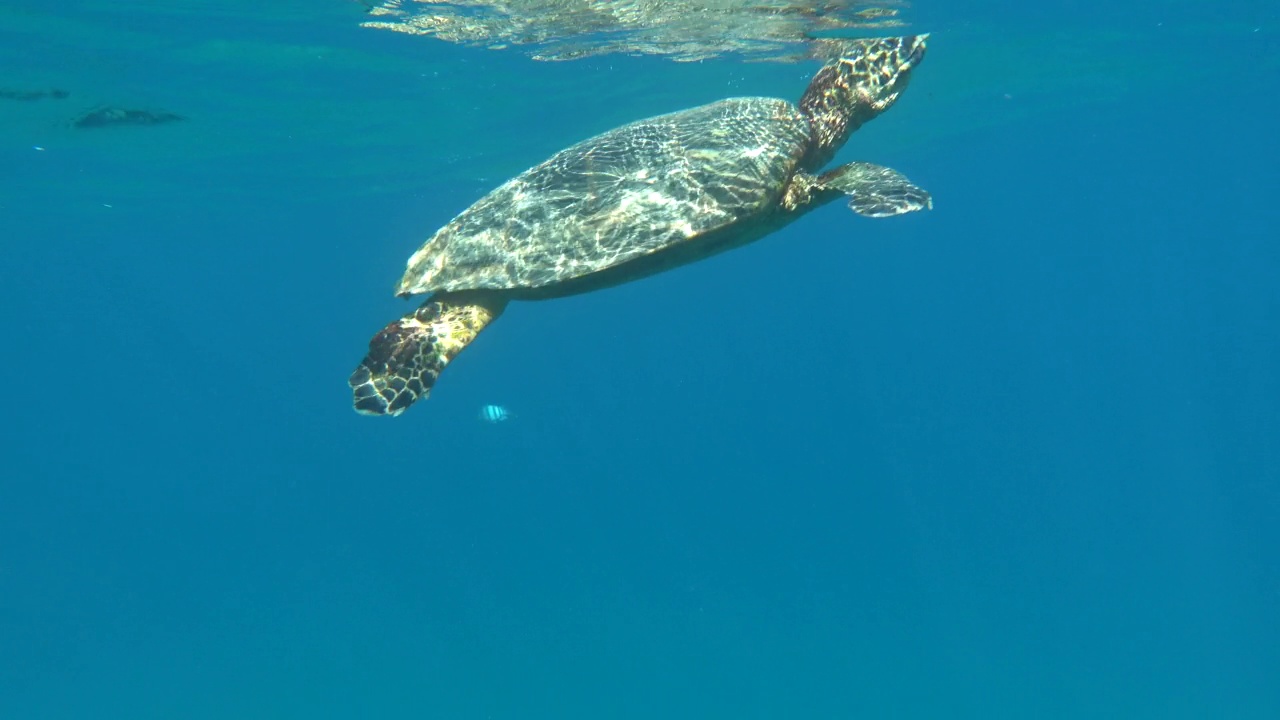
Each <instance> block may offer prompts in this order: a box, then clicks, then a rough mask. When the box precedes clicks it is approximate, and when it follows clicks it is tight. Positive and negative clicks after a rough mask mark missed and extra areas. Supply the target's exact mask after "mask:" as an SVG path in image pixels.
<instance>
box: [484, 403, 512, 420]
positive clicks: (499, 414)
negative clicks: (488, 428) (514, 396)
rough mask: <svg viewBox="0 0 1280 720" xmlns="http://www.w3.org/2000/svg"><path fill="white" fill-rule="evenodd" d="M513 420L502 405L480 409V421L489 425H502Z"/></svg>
mask: <svg viewBox="0 0 1280 720" xmlns="http://www.w3.org/2000/svg"><path fill="white" fill-rule="evenodd" d="M510 418H511V413H509V412H507V409H506V408H504V407H502V406H501V405H485V406H484V407H482V408H480V419H481V420H484V421H485V422H487V423H494V424H497V423H500V422H503V421H505V420H509V419H510Z"/></svg>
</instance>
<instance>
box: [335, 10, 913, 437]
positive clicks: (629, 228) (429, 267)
mask: <svg viewBox="0 0 1280 720" xmlns="http://www.w3.org/2000/svg"><path fill="white" fill-rule="evenodd" d="M926 37H927V35H919V36H913V37H901V38H879V39H869V40H857V41H851V42H850V43H849V50H848V52H846V53H844V55H843V57H842V58H841V59H838V60H835V61H833V62H830V63H828V64H827V65H825V66H824V67H823V68H822V69H821V70H819V71H818V73H817V75H815V76H814V78H813V80H812V81H811V82H810V84H809V87H808V89H807V90H806V91H805V93H804V95H803V97H801V99H800V102H799V104H798V105H795V104H792V103H790V102H788V101H786V100H779V99H776V98H761V97H746V98H730V99H727V100H721V101H719V102H714V103H711V104H709V105H703V106H701V107H695V108H692V109H689V110H684V111H681V112H676V113H671V114H668V115H660V116H657V117H653V118H649V119H647V120H640V121H638V122H634V123H631V124H629V125H624V126H622V127H619V128H616V129H614V130H610V131H608V132H606V133H604V134H602V135H599V136H597V137H594V138H591V139H590V140H586V141H583V142H581V143H578V144H577V145H574V146H572V147H570V148H567V149H565V150H562V151H560V152H558V153H556V154H555V155H553V156H551V158H550V159H548V160H547V161H546V162H543V163H542V164H540V165H537V166H535V167H533V168H531V169H529V170H526V171H525V172H523V173H521V174H520V175H518V176H516V177H515V178H513V179H511V180H509V181H507V182H506V183H504V184H503V185H501V186H500V187H498V188H497V189H496V190H494V191H492V192H490V193H489V194H488V195H486V196H484V197H482V198H481V199H480V200H479V201H477V202H476V203H475V204H474V205H472V206H471V207H469V208H467V209H466V210H464V211H463V212H462V213H461V214H460V215H458V216H457V217H455V218H454V219H453V220H452V221H450V222H449V224H447V225H445V226H444V227H443V228H441V229H440V230H439V231H437V232H436V234H435V235H433V236H432V237H431V239H430V240H428V241H427V242H426V243H425V244H423V246H422V247H421V248H420V249H419V250H418V251H417V252H415V253H414V254H413V256H412V257H410V258H409V266H408V269H407V270H406V271H405V273H404V277H402V278H401V280H400V284H399V285H398V286H397V287H396V294H397V295H398V296H400V297H408V296H410V295H417V294H420V293H431V296H430V297H428V298H427V301H426V302H425V303H423V304H422V306H421V307H419V308H418V309H416V310H414V311H413V312H410V313H409V314H407V315H405V316H404V317H402V318H400V319H399V320H396V321H395V322H393V323H391V324H390V325H387V326H386V327H385V328H383V329H382V331H381V332H379V333H378V334H377V335H375V336H374V337H373V339H372V340H371V341H370V342H369V353H368V355H367V356H366V357H365V358H364V360H363V361H362V362H361V363H360V366H359V367H357V368H356V370H355V372H354V373H352V375H351V377H350V379H349V380H348V384H349V385H350V386H351V389H352V393H353V395H354V400H353V401H354V404H355V409H356V410H357V411H359V412H361V413H365V414H370V415H399V414H400V413H401V412H404V410H405V409H406V408H408V407H409V406H410V405H412V404H413V403H414V402H415V401H417V400H420V399H422V398H424V397H426V396H427V393H429V392H430V391H431V388H432V386H433V385H434V384H435V382H436V379H437V378H438V377H439V375H440V372H441V370H443V369H444V366H445V365H446V364H447V363H448V362H449V361H450V360H452V359H453V358H454V356H456V355H457V354H458V352H460V351H461V350H462V349H463V348H464V347H466V346H467V344H468V343H470V342H471V341H472V340H474V339H475V337H476V335H477V334H478V333H479V332H480V331H481V330H483V329H484V328H485V327H486V326H487V325H488V324H489V323H491V322H493V320H494V319H495V318H497V317H498V316H499V315H500V314H502V311H503V310H504V309H505V308H506V306H507V303H508V302H510V301H511V300H538V299H546V298H555V297H563V296H566V295H572V294H576V293H582V292H588V291H591V290H597V289H600V288H605V287H610V286H613V285H618V284H620V283H624V282H627V281H630V280H635V279H638V278H642V277H645V276H647V275H652V274H654V273H657V272H661V271H663V270H667V269H670V268H673V267H677V266H680V265H684V264H686V263H690V262H693V261H695V260H700V259H702V258H705V257H709V256H711V255H714V254H716V253H720V252H723V251H725V250H729V249H732V248H735V247H739V246H741V245H744V244H746V243H748V242H751V241H753V240H757V239H759V238H761V237H763V236H765V235H767V234H769V233H771V232H773V231H774V230H777V229H778V228H780V227H782V226H783V225H786V224H787V223H790V222H791V221H793V220H795V219H796V218H798V217H800V216H801V215H803V214H804V213H806V212H808V211H809V210H812V209H814V208H816V207H818V206H820V205H822V204H824V203H826V202H829V201H831V200H833V199H835V198H837V197H841V196H847V197H848V198H849V207H850V208H851V209H853V211H854V212H856V213H858V214H861V215H866V216H870V217H885V216H889V215H898V214H901V213H907V212H911V211H914V210H920V209H923V208H927V207H931V206H932V201H931V200H930V197H929V194H928V193H927V192H925V191H924V190H922V189H920V188H918V187H916V186H915V185H912V184H911V183H910V182H909V181H908V180H907V179H906V178H905V177H903V176H902V175H901V174H899V173H898V172H896V171H894V170H890V169H889V168H886V167H881V166H879V165H872V164H870V163H862V162H855V163H849V164H847V165H841V166H839V167H837V168H835V169H833V170H829V171H827V172H825V173H822V174H814V173H816V172H817V171H818V170H819V169H821V168H822V166H824V165H826V164H827V163H828V162H829V161H830V160H831V159H832V157H833V156H834V155H835V153H836V151H837V150H839V149H840V147H841V146H842V145H844V143H845V141H846V140H847V139H848V138H849V135H850V133H852V132H853V131H854V130H856V129H857V128H858V127H859V126H861V125H862V124H863V123H865V122H867V121H868V120H870V119H871V118H873V117H875V116H877V115H879V114H880V113H882V112H884V111H885V110H886V109H888V108H889V106H891V105H892V104H893V103H894V101H895V100H897V98H898V95H899V94H900V93H901V92H902V90H903V89H904V88H905V87H906V84H907V80H908V77H909V76H910V74H911V71H912V70H913V69H914V68H915V66H916V65H917V64H919V63H920V60H921V59H922V58H923V57H924V51H925V38H926Z"/></svg>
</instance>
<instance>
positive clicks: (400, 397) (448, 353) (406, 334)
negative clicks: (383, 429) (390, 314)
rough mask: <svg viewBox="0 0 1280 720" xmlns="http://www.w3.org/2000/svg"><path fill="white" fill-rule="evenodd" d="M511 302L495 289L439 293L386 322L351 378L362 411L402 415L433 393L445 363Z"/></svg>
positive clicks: (353, 397)
mask: <svg viewBox="0 0 1280 720" xmlns="http://www.w3.org/2000/svg"><path fill="white" fill-rule="evenodd" d="M506 306H507V298H505V297H502V296H500V295H498V294H496V293H491V292H468V293H436V294H435V295H432V296H431V297H430V298H428V299H427V301H426V302H425V303H423V304H422V306H421V307H419V308H418V309H417V310H414V311H413V312H411V313H409V314H407V315H405V316H404V317H402V318H400V319H399V320H396V321H395V322H393V323H391V324H390V325H387V326H386V327H384V328H383V329H382V330H381V331H380V332H379V333H378V334H377V335H374V336H373V339H372V340H370V341H369V354H368V355H365V358H364V360H362V361H360V366H359V367H357V368H356V370H355V372H353V373H351V377H350V378H349V379H348V380H347V384H348V385H350V386H351V393H352V402H353V404H354V405H355V409H356V412H358V413H362V414H364V415H399V414H400V413H402V412H404V411H405V410H406V409H407V408H408V407H409V406H410V405H412V404H414V403H415V402H417V401H418V400H421V399H423V398H425V397H427V395H428V394H429V393H430V392H431V388H432V387H433V386H434V385H435V384H436V378H438V377H440V373H441V371H443V370H444V366H445V365H447V364H449V361H450V360H452V359H453V358H454V356H455V355H457V354H458V353H459V352H462V349H463V348H465V347H466V346H467V345H468V344H469V343H470V342H471V341H472V340H474V339H475V338H476V336H477V335H479V334H480V331H481V330H483V329H484V328H485V327H486V326H487V325H488V324H489V323H491V322H493V321H494V319H496V318H497V317H498V316H499V315H501V314H502V311H503V310H504V309H506Z"/></svg>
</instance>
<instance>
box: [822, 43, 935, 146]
mask: <svg viewBox="0 0 1280 720" xmlns="http://www.w3.org/2000/svg"><path fill="white" fill-rule="evenodd" d="M928 37H929V36H928V35H909V36H906V37H897V38H873V39H865V40H838V41H834V42H835V43H836V44H834V45H833V46H832V47H833V49H834V50H835V51H836V53H835V54H836V59H835V60H832V61H830V62H828V63H827V64H826V65H824V66H823V67H822V69H821V70H819V71H818V74H817V75H814V76H813V80H812V81H810V83H809V87H808V89H806V90H805V92H804V96H803V97H802V98H800V110H801V111H802V112H803V113H804V114H805V115H806V116H807V117H808V118H809V125H810V127H811V128H812V131H811V136H812V139H811V141H810V146H809V153H808V156H807V157H806V161H805V165H806V167H807V168H808V169H810V170H816V169H818V168H820V167H822V166H823V165H826V164H827V163H828V162H830V161H831V158H832V157H834V156H835V154H836V151H838V150H839V149H840V147H841V146H843V145H844V143H845V141H846V140H848V139H849V135H851V134H853V131H854V130H857V129H858V128H859V127H861V126H862V124H863V123H865V122H867V121H868V120H870V119H872V118H874V117H875V116H877V115H879V114H880V113H882V112H884V111H885V110H888V109H889V108H890V107H891V106H892V105H893V103H894V102H895V101H897V99H898V96H899V95H901V94H902V91H903V90H905V89H906V87H907V81H908V80H909V79H910V77H911V71H912V70H914V69H915V67H916V66H917V65H919V64H920V61H921V60H923V59H924V49H925V40H926V39H928Z"/></svg>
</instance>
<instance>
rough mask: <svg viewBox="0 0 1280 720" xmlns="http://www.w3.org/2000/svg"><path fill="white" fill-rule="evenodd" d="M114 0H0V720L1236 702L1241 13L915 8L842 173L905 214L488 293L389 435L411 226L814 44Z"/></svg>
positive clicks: (1251, 183)
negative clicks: (902, 183)
mask: <svg viewBox="0 0 1280 720" xmlns="http://www.w3.org/2000/svg"><path fill="white" fill-rule="evenodd" d="M157 5H158V4H156V3H143V2H117V3H111V4H109V5H107V4H103V3H90V2H76V1H74V0H73V1H69V2H62V3H58V4H57V5H56V7H53V6H50V5H49V4H48V3H36V2H31V1H29V0H19V1H18V2H9V3H7V4H6V5H5V6H4V7H3V8H0V68H3V70H4V72H3V74H2V75H0V77H2V78H3V79H2V80H0V89H7V90H13V91H31V92H35V91H48V90H51V89H57V90H61V91H64V92H65V93H66V96H65V97H52V96H50V97H43V98H39V99H27V100H20V99H12V98H11V99H3V98H0V238H3V248H4V260H3V263H0V327H2V328H3V329H4V335H5V338H6V343H5V351H4V352H3V353H2V354H0V362H2V363H3V365H2V366H0V369H2V370H3V371H4V377H6V378H7V379H8V385H7V400H8V402H7V407H8V411H7V412H6V414H5V417H6V422H5V432H4V433H3V438H4V440H3V452H4V457H5V465H6V469H5V471H4V473H3V478H2V479H0V718H15V719H23V720H25V719H27V718H31V719H36V718H129V719H141V718H295V717H296V718H360V717H380V718H401V717H403V718H410V717H413V718H422V717H428V718H490V717H492V718H655V717H666V718H735V719H736V718H808V717H813V718H819V717H820V718H851V717H895V718H899V717H901V718H908V717H910V718H917V717H918V718H937V717H946V718H1030V717H1035V718H1081V717H1114V718H1275V717H1280V531H1277V529H1276V528H1277V527H1278V525H1277V520H1280V362H1278V360H1280V290H1278V289H1277V287H1278V286H1277V282H1276V278H1277V277H1278V276H1280V242H1277V237H1280V233H1278V232H1277V227H1280V206H1278V205H1277V203H1276V201H1275V194H1276V192H1275V191H1276V186H1277V183H1276V166H1277V160H1278V159H1280V146H1278V145H1277V142H1276V139H1275V130H1274V127H1275V118H1276V117H1280V106H1277V103H1276V100H1275V98H1276V97H1277V96H1278V95H1277V91H1280V82H1278V81H1277V77H1278V74H1277V70H1280V37H1278V35H1277V31H1278V30H1280V11H1278V10H1277V9H1276V7H1275V5H1274V3H1264V2H1261V1H1260V0H1259V1H1258V2H1236V3H1230V2H1229V3H1218V4H1213V5H1204V4H1202V3H1189V2H1180V3H1164V4H1163V5H1162V7H1161V8H1160V9H1159V10H1158V11H1154V10H1150V9H1148V8H1149V6H1148V5H1146V4H1141V3H1136V2H1135V3H1128V4H1118V5H1112V6H1105V7H1104V6H1100V5H1096V6H1095V5H1084V4H1080V3H1075V4H1070V5H1061V6H1058V7H1055V8H1052V9H1049V10H1046V9H1043V8H1039V9H1031V8H1029V7H1027V6H1025V4H1013V3H1002V2H988V3H978V4H971V5H969V6H968V7H967V8H965V9H964V13H963V14H962V13H961V12H960V11H957V10H955V9H953V8H950V7H944V6H942V4H941V3H933V4H928V3H923V2H922V3H917V4H915V5H914V6H912V7H911V8H910V9H909V12H908V14H907V17H908V19H909V20H910V23H911V25H910V28H909V29H910V30H912V31H930V32H932V33H933V34H932V37H931V42H930V50H929V55H928V57H927V58H926V60H925V61H924V63H923V64H922V66H921V67H920V69H919V71H918V72H917V74H916V75H915V76H914V78H913V80H912V84H911V87H910V89H909V90H908V91H907V92H906V93H905V94H904V95H903V98H902V100H901V101H900V102H899V103H898V105H897V106H895V107H894V108H893V109H892V110H891V111H889V113H887V114H886V115H885V116H884V117H882V118H880V119H877V120H876V121H875V122H873V123H871V124H870V125H868V126H866V127H865V128H863V129H862V130H861V131H859V132H858V133H857V134H856V135H855V136H854V137H853V139H852V140H851V142H850V143H849V144H848V145H847V146H846V147H845V149H844V150H843V151H842V153H841V155H840V159H841V160H854V159H860V160H869V161H872V162H877V163H883V164H886V165H890V166H892V167H895V168H898V169H900V170H902V171H903V172H905V173H906V174H907V175H909V176H910V177H911V178H912V180H914V181H916V182H918V183H920V184H921V185H923V186H925V187H927V188H928V189H929V190H930V191H931V192H932V193H933V195H934V199H935V203H936V205H935V209H934V210H933V211H931V212H928V213H917V214H914V215H910V216H905V217H900V218H891V219H885V220H874V221H873V220H867V219H862V218H857V217H854V216H852V215H851V214H850V213H848V212H847V211H846V210H844V209H843V208H842V207H841V206H840V205H839V204H833V205H831V206H828V207H826V208H823V209H822V210H819V211H817V212H815V213H813V214H811V215H809V216H806V217H805V218H803V219H802V220H801V221H799V222H797V223H795V224H793V225H791V226H789V227H787V228H785V229H784V230H782V231H779V232H778V233H776V234H774V235H772V236H770V237H769V238H767V239H765V240H763V241H761V242H759V243H757V244H755V245H752V246H749V247H747V248H744V249H741V250H738V251H735V252H733V253H730V254H727V255H723V256H720V257H717V258H714V259H712V260H709V261H707V262H704V263H701V264H698V265H694V266H690V267H687V268H684V269H681V270H678V271H675V272H671V273H667V274H664V275H661V276H658V277H654V278H651V279H647V280H645V281H642V282H637V283H633V284H630V285H626V286H622V287H619V288H616V289H613V290H609V291H605V292H600V293H596V294H592V295H586V296H578V297H572V298H567V299H562V300H557V301H552V302H544V303H525V304H516V305H513V306H512V307H511V308H510V309H509V310H508V311H507V313H506V314H505V315H504V316H503V317H502V318H501V319H500V320H499V321H498V322H496V323H495V324H494V325H493V326H492V328H491V329H489V330H488V331H486V333H485V334H484V335H482V336H481V337H480V338H479V339H478V340H477V341H476V342H475V343H474V348H473V349H471V350H468V351H467V352H466V353H465V354H463V355H462V356H461V357H460V358H459V359H458V360H457V362H456V363H454V364H453V365H451V366H450V367H449V369H448V370H447V372H446V373H445V374H444V376H443V377H442V379H441V382H440V384H439V386H438V387H437V389H436V391H435V392H434V394H433V395H432V397H431V398H430V399H429V400H428V401H426V402H424V403H421V404H420V405H417V406H415V407H414V408H412V409H411V410H410V411H409V412H408V413H406V414H405V415H404V416H402V417H400V418H397V419H394V420H384V419H374V418H367V417H362V416H359V415H357V414H356V413H354V412H352V411H351V408H350V396H349V391H348V388H347V387H346V382H345V381H346V377H347V375H348V373H349V372H350V371H351V369H352V368H353V367H354V366H355V364H356V362H358V361H359V359H360V357H361V355H362V354H363V352H364V350H365V348H366V344H367V342H368V339H369V337H370V335H371V334H372V333H373V332H375V331H376V330H377V329H378V328H380V327H381V326H382V325H383V324H385V323H386V322H387V321H389V320H390V319H392V318H394V317H396V316H397V315H399V314H400V313H402V312H404V311H405V310H406V309H407V305H406V303H404V302H403V301H399V300H397V299H395V298H393V297H392V296H391V288H392V286H393V284H394V282H395V281H396V280H397V279H398V277H399V274H400V272H401V270H402V268H403V263H404V260H405V258H406V257H407V256H408V254H409V253H411V252H412V251H413V250H414V249H415V248H416V247H417V246H418V244H419V243H420V242H421V241H422V240H423V239H424V238H425V237H426V236H427V235H428V234H429V233H431V232H433V231H434V230H435V229H436V228H437V227H438V226H440V225H441V224H443V223H445V222H446V221H448V220H449V219H450V218H451V217H453V215H454V214H456V213H457V212H459V211H460V210H462V209H463V208H465V207H466V206H467V205H468V204H470V203H471V202H473V201H474V200H476V199H477V198H479V197H480V196H481V195H482V194H484V193H485V192H486V191H487V190H489V189H490V188H492V187H493V186H494V185H496V184H497V183H499V182H501V181H502V180H503V179H505V178H507V177H510V176H511V175H513V174H515V173H517V172H520V171H521V170H523V169H525V168H526V167H528V166H530V165H532V164H534V163H536V162H538V161H540V160H541V159H543V158H544V157H545V156H547V155H548V154H550V153H551V152H554V151H555V150H557V149H559V148H561V147H564V146H566V145H568V144H570V143H573V142H576V141H578V140H580V139H583V138H585V137H587V136H589V135H591V134H593V133H596V132H600V131H603V130H606V129H608V128H611V127H614V126H616V125H618V124H620V123H622V122H626V121H629V120H633V119H637V118H640V117H644V116H647V115H652V114H656V113H659V112H666V111H670V110H676V109H680V108H683V107H688V106H691V105H695V104H698V103H702V102H708V101H711V100H715V99H718V98H720V97H724V96H728V95H773V96H780V97H786V98H795V97H798V96H799V94H800V93H801V92H802V90H803V88H804V86H805V83H806V82H807V80H808V78H809V76H810V75H812V73H813V72H814V71H815V70H816V67H817V66H816V64H812V63H810V64H803V63H802V64H771V63H744V62H740V61H739V60H737V59H735V58H732V57H724V58H716V59H710V60H706V61H703V62H700V63H675V62H672V61H670V60H669V59H666V58H663V57H652V56H651V57H626V56H619V55H603V56H597V57H591V58H587V59H584V60H580V61H574V62H560V63H542V62H535V61H533V60H531V59H530V58H529V57H528V55H527V54H525V53H522V52H516V51H511V50H507V51H495V50H486V49H484V48H472V47H460V46H457V45H452V44H448V43H445V42H441V41H438V40H433V39H431V38H426V37H414V36H407V35H402V34H398V33H391V32H385V31H379V30H371V29H368V28H362V27H360V26H359V23H360V22H361V21H362V20H363V19H364V18H365V15H364V12H363V11H364V8H363V7H362V6H361V5H360V4H358V3H354V2H329V3H316V2H301V1H300V0H289V1H288V2H276V3H255V4H250V3H233V2H223V3H208V2H199V3H182V4H180V5H179V6H176V7H177V9H175V8H168V9H157ZM101 105H112V106H119V107H125V108H147V109H151V110H155V111H165V112H171V113H175V114H178V115H181V116H183V117H184V118H186V119H185V120H184V121H182V122H174V123H169V124H162V125H154V126H146V127H144V126H125V127H108V128H96V129H77V128H73V127H71V123H72V122H73V121H74V119H75V118H76V117H79V116H81V115H82V114H83V113H85V112H87V111H89V110H91V109H92V108H94V107H98V106H101ZM489 404H497V405H501V406H504V407H505V408H507V409H508V410H509V411H510V413H511V414H512V418H511V419H510V420H508V421H506V422H503V423H500V424H490V423H486V422H484V421H482V420H481V419H480V418H479V412H480V409H481V408H482V407H484V406H485V405H489Z"/></svg>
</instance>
